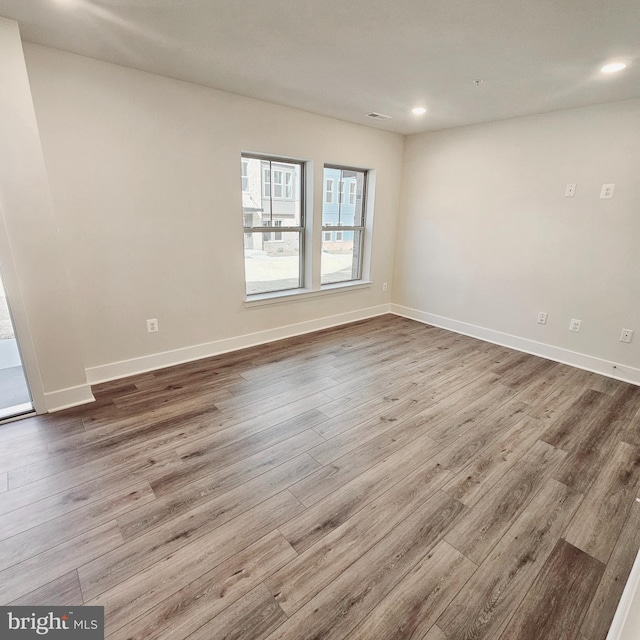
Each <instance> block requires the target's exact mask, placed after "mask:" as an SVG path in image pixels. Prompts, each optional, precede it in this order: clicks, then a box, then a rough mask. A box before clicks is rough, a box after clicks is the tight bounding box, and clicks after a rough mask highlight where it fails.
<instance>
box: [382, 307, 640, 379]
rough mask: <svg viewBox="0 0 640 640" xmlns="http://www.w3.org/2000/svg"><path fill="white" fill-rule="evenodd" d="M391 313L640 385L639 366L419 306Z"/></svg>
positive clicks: (393, 308) (396, 308) (393, 310)
mask: <svg viewBox="0 0 640 640" xmlns="http://www.w3.org/2000/svg"><path fill="white" fill-rule="evenodd" d="M391 313H394V314H396V315H398V316H403V317H405V318H410V319H412V320H417V321H418V322H423V323H425V324H430V325H433V326H435V327H441V328H442V329H448V330H449V331H454V332H455V333H461V334H463V335H465V336H471V337H472V338H478V339H480V340H484V341H485V342H492V343H494V344H499V345H501V346H503V347H509V348H510V349H515V350H516V351H523V352H524V353H530V354H532V355H534V356H540V357H542V358H546V359H547V360H554V361H555V362H561V363H562V364H568V365H571V366H572V367H577V368H578V369H584V370H586V371H591V372H592V373H599V374H601V375H603V376H608V377H609V378H615V379H616V380H621V381H623V382H629V383H631V384H636V385H640V369H636V368H635V367H630V366H628V365H624V364H619V363H617V362H610V361H608V360H602V359H601V358H596V357H594V356H589V355H586V354H584V353H578V352H576V351H569V350H568V349H562V348H560V347H554V346H552V345H549V344H544V343H543V342H536V341H535V340H529V339H527V338H520V337H518V336H513V335H511V334H509V333H502V332H501V331H494V330H493V329H487V328H485V327H479V326H477V325H474V324H469V323H467V322H460V321H459V320H453V319H451V318H445V317H444V316H438V315H435V314H433V313H426V312H424V311H419V310H418V309H411V308H409V307H403V306H401V305H398V304H392V305H391Z"/></svg>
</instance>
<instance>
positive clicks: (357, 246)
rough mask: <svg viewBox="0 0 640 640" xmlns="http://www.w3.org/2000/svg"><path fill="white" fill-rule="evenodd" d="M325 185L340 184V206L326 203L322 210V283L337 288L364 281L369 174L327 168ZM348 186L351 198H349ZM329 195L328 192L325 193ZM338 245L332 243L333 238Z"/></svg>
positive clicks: (361, 171)
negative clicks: (333, 285) (363, 261)
mask: <svg viewBox="0 0 640 640" xmlns="http://www.w3.org/2000/svg"><path fill="white" fill-rule="evenodd" d="M324 180H325V185H326V184H327V183H328V181H329V180H331V181H333V182H335V181H337V182H338V203H337V204H331V203H329V202H327V198H326V197H325V202H324V205H323V207H322V230H323V237H322V258H321V263H320V264H321V274H320V281H321V283H322V284H335V283H337V282H348V281H350V280H360V279H361V278H362V249H363V243H364V228H365V227H364V224H365V210H364V203H365V194H366V185H367V172H366V171H363V170H360V169H349V168H347V167H337V166H330V165H325V168H324ZM346 185H348V198H345V190H346ZM325 192H326V189H325ZM332 234H333V238H334V241H333V242H331V238H332Z"/></svg>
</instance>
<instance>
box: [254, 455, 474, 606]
mask: <svg viewBox="0 0 640 640" xmlns="http://www.w3.org/2000/svg"><path fill="white" fill-rule="evenodd" d="M448 477H449V474H448V472H446V471H444V470H443V469H442V468H441V467H440V466H439V465H432V466H428V467H427V468H425V469H419V470H418V471H417V472H415V473H414V475H413V476H412V477H411V478H410V479H407V482H406V483H401V484H398V485H395V486H394V487H393V488H392V489H390V490H389V491H388V492H386V493H385V494H383V495H382V496H381V497H380V498H378V499H377V500H375V501H374V502H371V503H370V504H368V505H367V506H365V507H364V508H363V509H361V510H360V511H358V512H357V513H356V514H355V515H354V516H353V517H351V518H350V519H349V520H347V521H346V522H345V523H343V524H342V525H340V526H339V527H337V528H336V529H334V530H333V531H332V532H331V533H329V534H328V535H326V536H324V537H323V538H322V539H320V540H319V541H318V542H317V543H316V544H314V545H313V546H311V547H309V548H308V549H307V550H306V551H305V552H303V553H301V554H300V555H299V556H298V557H297V558H296V559H295V560H292V561H291V562H290V563H289V564H287V565H286V566H285V567H283V568H282V569H281V570H280V571H278V572H276V573H275V574H274V575H273V576H271V577H270V578H269V579H268V580H267V583H266V584H267V586H268V587H269V590H270V591H271V593H273V595H274V596H275V598H276V600H277V601H278V603H279V604H280V606H281V607H282V609H283V611H284V612H285V613H286V614H287V615H291V614H292V613H294V612H295V611H297V610H298V609H299V608H300V607H301V606H303V605H304V604H305V603H306V602H308V601H309V600H310V599H311V598H312V597H313V596H314V595H315V594H317V593H318V592H319V591H321V590H322V589H324V588H325V587H326V586H327V585H328V584H329V583H330V582H331V581H332V580H334V579H335V578H336V577H337V576H339V575H340V573H341V572H342V571H344V570H345V569H346V568H347V567H349V566H350V565H351V564H352V563H353V562H355V561H356V560H357V559H358V558H359V557H360V556H361V555H362V554H363V553H365V552H366V551H367V549H369V548H371V547H372V546H373V545H374V544H376V543H377V542H378V541H380V540H381V539H382V538H383V537H384V536H385V535H387V533H388V532H389V531H390V530H391V529H392V528H393V527H394V526H395V525H397V524H398V523H399V522H401V521H403V520H405V519H406V518H408V517H409V515H410V514H411V513H413V512H414V511H415V510H416V509H417V508H418V507H419V506H420V505H421V504H423V503H424V502H425V501H427V500H429V501H430V502H429V507H427V508H428V509H431V508H434V509H436V508H440V507H441V506H442V505H444V504H445V503H446V504H447V505H448V504H449V502H447V500H445V498H443V497H442V496H439V497H436V496H437V494H436V495H434V496H433V499H432V498H431V497H430V496H432V495H433V494H434V492H435V491H437V489H438V488H439V487H440V486H442V484H444V482H445V481H446V479H447V478H448ZM457 504H460V505H461V503H457ZM461 506H462V505H461ZM448 508H449V507H447V509H448Z"/></svg>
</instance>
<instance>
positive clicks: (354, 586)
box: [269, 492, 465, 640]
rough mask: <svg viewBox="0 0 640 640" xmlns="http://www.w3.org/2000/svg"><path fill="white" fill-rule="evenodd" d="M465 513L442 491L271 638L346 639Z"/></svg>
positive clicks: (273, 639) (460, 505) (270, 637)
mask: <svg viewBox="0 0 640 640" xmlns="http://www.w3.org/2000/svg"><path fill="white" fill-rule="evenodd" d="M464 510H465V507H464V506H463V505H462V504H461V503H460V502H458V501H457V500H453V499H452V498H450V497H449V496H447V495H446V494H445V493H442V492H438V493H437V494H436V495H434V496H433V497H432V498H430V499H429V500H428V501H426V502H424V503H423V504H422V505H420V506H419V507H418V508H417V509H416V510H415V511H414V512H413V513H411V515H409V516H408V517H407V518H405V519H404V520H403V521H402V522H401V523H400V524H398V525H397V527H396V528H395V529H394V530H393V534H392V535H387V536H385V537H384V538H383V539H382V540H380V541H379V542H378V543H377V544H376V545H375V546H373V547H372V548H371V549H369V550H368V551H367V552H366V553H365V554H364V555H362V556H361V557H360V558H359V559H358V560H356V562H354V563H353V564H352V565H351V566H350V567H349V568H348V569H347V570H346V571H344V572H343V573H341V574H340V575H339V576H338V577H337V578H336V579H335V580H334V581H333V582H332V584H331V588H330V589H323V590H322V591H320V592H319V593H318V594H317V595H316V596H315V597H314V598H313V599H312V600H310V601H309V602H308V603H307V604H306V605H305V606H303V607H302V608H301V609H300V610H299V611H297V612H296V613H294V614H293V615H291V617H290V618H289V619H288V620H287V621H286V622H285V623H284V624H282V625H281V626H280V627H278V629H276V631H274V633H272V634H271V635H270V636H269V639H270V640H298V639H299V638H305V637H306V638H323V640H337V639H338V638H344V637H345V636H346V635H347V634H348V633H349V632H350V631H352V630H353V629H354V628H355V627H356V626H357V625H358V624H359V623H360V622H361V621H362V620H363V619H364V618H365V617H366V616H367V615H369V613H370V612H371V611H372V609H373V608H374V607H375V606H376V605H377V604H378V603H379V602H380V601H381V600H383V599H384V598H385V597H386V596H387V595H388V594H389V593H390V592H391V591H392V590H393V589H394V588H395V587H396V585H397V584H398V583H399V582H400V580H402V579H403V577H404V576H405V575H406V574H407V573H408V572H409V571H410V570H411V568H412V567H414V566H415V565H416V564H417V563H420V562H421V561H422V559H423V558H424V557H425V556H426V555H427V554H428V553H429V551H430V550H431V549H432V548H433V547H434V546H435V545H436V544H437V542H438V541H439V540H440V539H441V538H442V536H443V534H444V533H445V532H446V531H447V530H448V529H449V527H451V525H452V524H453V523H454V522H455V521H456V520H457V519H458V518H459V517H460V516H461V515H462V513H463V512H464ZM276 600H278V597H277V596H276ZM278 602H280V601H279V600H278ZM280 605H281V606H282V603H281V602H280ZM283 609H284V607H283Z"/></svg>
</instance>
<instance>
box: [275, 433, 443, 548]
mask: <svg viewBox="0 0 640 640" xmlns="http://www.w3.org/2000/svg"><path fill="white" fill-rule="evenodd" d="M428 447H429V440H428V438H427V437H426V436H423V437H422V438H418V439H417V440H414V441H413V442H411V443H410V445H408V446H406V447H403V448H402V449H399V450H398V451H396V452H395V453H392V454H391V455H389V456H388V457H387V458H385V459H384V460H382V461H381V462H380V463H379V464H377V465H375V466H374V467H372V468H371V469H370V470H368V471H365V472H364V473H362V474H360V475H359V476H357V477H356V478H354V479H353V480H352V481H350V482H346V483H345V484H343V485H341V486H340V487H339V488H337V489H336V490H335V491H333V492H332V493H330V494H329V495H328V496H327V497H326V498H324V499H323V500H321V501H319V502H316V503H315V504H314V505H313V506H311V507H309V508H308V509H306V510H305V511H304V512H303V513H301V514H300V515H299V516H296V517H295V518H293V519H292V520H290V521H289V522H287V523H285V524H284V525H282V527H280V531H282V533H283V534H284V535H285V537H286V538H287V540H289V542H290V543H291V545H292V546H293V548H294V549H295V550H296V551H297V552H298V553H302V552H303V551H305V550H306V549H308V548H309V547H310V546H312V545H313V544H315V543H316V542H317V541H318V540H319V539H320V538H322V537H324V536H326V535H327V534H329V533H331V531H333V530H334V529H337V528H338V527H339V526H340V525H341V524H343V523H344V522H346V521H347V520H348V519H349V518H351V516H353V515H354V514H355V513H357V512H358V511H360V509H362V508H363V507H365V506H366V505H367V504H369V503H370V502H373V501H374V500H376V499H377V498H378V497H380V496H382V495H383V494H384V493H385V492H386V491H388V490H389V489H390V488H391V487H393V486H394V485H396V484H398V483H399V482H402V481H403V480H405V478H406V477H407V476H408V475H409V474H411V473H412V472H414V471H415V470H416V469H418V468H419V467H422V466H423V465H425V466H431V467H437V463H436V464H432V463H429V462H428V461H427V462H425V458H426V457H428V456H426V455H425V450H428ZM313 475H315V474H313ZM294 487H295V485H294ZM292 489H293V487H292Z"/></svg>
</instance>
